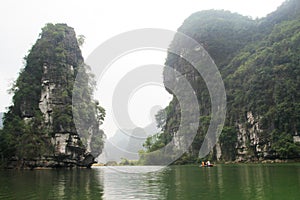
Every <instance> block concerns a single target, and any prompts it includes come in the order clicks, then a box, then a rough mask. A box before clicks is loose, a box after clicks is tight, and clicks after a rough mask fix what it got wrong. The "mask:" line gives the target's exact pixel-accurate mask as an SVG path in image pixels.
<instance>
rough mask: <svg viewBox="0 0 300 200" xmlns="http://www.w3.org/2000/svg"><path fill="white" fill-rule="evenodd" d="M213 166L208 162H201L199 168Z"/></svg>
mask: <svg viewBox="0 0 300 200" xmlns="http://www.w3.org/2000/svg"><path fill="white" fill-rule="evenodd" d="M213 166H214V164H211V163H210V162H209V161H207V162H202V163H201V165H200V167H213Z"/></svg>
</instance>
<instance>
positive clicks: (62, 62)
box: [0, 24, 105, 164]
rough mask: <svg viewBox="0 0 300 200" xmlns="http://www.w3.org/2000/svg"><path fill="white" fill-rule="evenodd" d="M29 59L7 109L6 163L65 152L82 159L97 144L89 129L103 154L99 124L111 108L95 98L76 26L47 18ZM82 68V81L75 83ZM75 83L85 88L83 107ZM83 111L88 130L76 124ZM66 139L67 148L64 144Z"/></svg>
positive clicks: (0, 154) (2, 148)
mask: <svg viewBox="0 0 300 200" xmlns="http://www.w3.org/2000/svg"><path fill="white" fill-rule="evenodd" d="M24 59H25V67H24V68H23V69H22V70H21V71H20V74H19V77H18V79H17V80H16V81H15V83H14V86H13V88H12V89H11V92H12V93H13V105H12V106H10V107H9V109H8V111H7V112H6V113H5V115H4V123H3V125H4V127H3V130H1V132H0V159H1V161H2V163H3V162H9V161H11V160H32V159H34V160H38V159H40V158H42V157H47V156H50V157H53V159H54V160H55V159H58V157H59V156H62V155H64V156H65V158H70V159H74V160H75V161H76V162H77V164H78V163H80V162H81V161H82V160H83V159H84V156H85V155H86V154H87V153H88V152H87V151H86V148H87V146H91V144H88V140H86V138H82V137H85V136H86V135H85V134H88V137H94V140H93V144H92V147H93V149H92V150H94V151H93V152H92V154H93V156H97V155H99V154H100V153H101V150H102V147H103V136H104V133H103V131H102V130H100V129H99V126H100V124H101V123H102V121H103V119H104V116H105V111H104V109H103V108H102V107H101V106H100V105H99V103H98V102H95V101H93V99H92V95H93V89H94V88H93V84H90V83H92V82H93V76H92V74H91V73H90V72H89V68H88V67H87V66H86V65H85V64H84V61H83V57H82V55H81V51H80V49H79V44H78V41H77V39H76V35H75V31H74V29H73V28H71V27H69V26H67V25H66V24H55V25H54V24H47V25H46V26H45V27H44V28H43V29H42V32H41V34H40V36H39V39H38V40H37V42H36V43H35V44H34V45H33V46H32V48H31V50H30V51H29V54H28V55H27V56H26V57H25V58H24ZM79 73H80V74H81V83H82V84H80V85H78V84H77V87H76V88H73V86H74V83H75V80H76V76H77V75H78V74H79ZM75 89H76V94H77V95H78V94H81V95H82V94H84V98H83V97H82V96H77V102H78V101H80V100H81V101H80V103H81V106H82V109H77V110H73V109H72V96H73V94H74V91H73V90H75ZM79 112H80V115H82V116H81V117H80V119H83V120H85V122H86V127H87V128H88V130H89V132H88V133H81V132H78V130H77V129H76V127H75V123H74V115H78V114H79ZM62 138H66V139H62ZM62 142H63V143H65V151H62V150H61V151H59V150H58V149H59V148H60V147H61V145H62V144H61V143H62ZM89 142H90V141H89ZM63 150H64V149H63ZM90 150H91V148H90Z"/></svg>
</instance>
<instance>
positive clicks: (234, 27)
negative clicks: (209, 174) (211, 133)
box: [157, 0, 300, 161]
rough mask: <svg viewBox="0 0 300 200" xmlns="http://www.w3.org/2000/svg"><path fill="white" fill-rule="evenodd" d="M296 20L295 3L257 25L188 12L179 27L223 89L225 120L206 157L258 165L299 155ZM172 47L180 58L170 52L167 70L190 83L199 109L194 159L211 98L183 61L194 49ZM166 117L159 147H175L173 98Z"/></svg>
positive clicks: (298, 8)
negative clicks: (216, 74) (217, 75)
mask: <svg viewBox="0 0 300 200" xmlns="http://www.w3.org/2000/svg"><path fill="white" fill-rule="evenodd" d="M299 19H300V3H299V1H297V0H290V1H287V2H285V3H284V4H283V5H282V6H281V7H279V8H278V10H277V11H275V12H274V13H271V14H270V15H268V16H267V17H266V18H263V19H260V20H257V21H255V20H252V19H249V18H247V17H244V16H241V15H238V14H233V13H230V12H226V11H214V10H211V11H202V12H198V13H194V14H193V15H191V16H190V17H189V18H188V19H186V20H185V21H184V23H183V25H182V26H181V27H180V28H179V29H178V31H179V32H182V33H184V34H186V35H188V36H190V37H191V38H193V39H194V40H196V41H197V42H198V43H199V44H201V45H202V46H203V48H204V49H205V50H206V51H207V52H208V53H209V55H210V56H211V57H212V59H213V60H214V62H215V64H216V65H217V67H218V69H219V71H220V73H221V75H222V79H223V81H224V84H225V89H226V95H227V116H226V122H225V126H224V128H223V132H222V134H221V136H220V138H219V143H218V144H217V145H216V146H215V149H214V151H213V152H211V153H210V154H209V155H208V157H209V159H215V160H223V161H249V160H251V161H257V160H263V159H277V158H279V159H290V158H299V157H300V143H299V135H298V132H299V129H300V120H299V119H300V118H299V114H297V113H299V112H300V104H299V102H300V96H299V95H298V92H296V90H295V88H300V81H299V73H300V69H299V62H298V61H299V60H298V58H296V57H298V55H299V53H300V52H299V48H298V47H299V44H300V43H299V41H300V40H299V38H300V37H299V34H298V33H299V31H300V29H299ZM172 45H173V46H176V47H177V48H178V49H179V50H178V52H180V53H178V54H177V55H175V54H174V53H169V54H168V57H167V60H166V65H167V66H169V67H172V68H173V69H175V70H176V71H177V72H179V73H180V74H181V75H182V76H183V77H185V78H186V79H187V80H188V81H189V82H190V84H191V86H192V87H193V89H194V91H195V94H196V95H197V98H198V102H199V106H200V115H201V116H200V119H199V123H200V126H199V129H198V131H197V136H196V137H195V139H194V143H193V144H192V146H191V148H190V151H189V153H188V154H189V156H191V157H192V158H194V159H196V158H197V157H198V153H199V149H200V147H201V144H202V142H203V140H204V137H205V134H206V132H207V127H208V125H209V122H210V115H211V102H210V94H209V92H208V89H207V85H206V84H205V82H204V81H203V78H202V77H201V76H200V74H199V73H197V72H196V71H195V70H193V67H192V66H191V63H188V62H186V61H185V60H184V59H182V57H181V55H182V54H184V53H191V52H193V51H198V50H199V48H197V49H196V48H195V49H188V50H187V49H184V48H182V47H184V45H185V44H183V43H181V41H177V40H176V37H175V38H174V40H173V42H172V44H171V46H172ZM180 48H181V49H180ZM188 51H190V52H188ZM197 67H198V66H197ZM177 80H178V79H177V78H176V77H173V76H172V74H168V73H164V83H165V85H167V86H170V85H172V84H173V85H176V84H178V81H177ZM167 90H168V89H167ZM168 91H169V90H168ZM169 92H170V93H171V94H172V91H169ZM165 111H166V113H167V120H166V126H165V127H164V130H165V131H164V133H163V136H162V137H161V138H163V139H161V141H158V142H157V143H159V142H163V143H164V144H167V143H168V142H170V141H171V139H172V138H174V140H173V141H176V134H177V132H178V127H179V126H180V113H181V110H180V107H179V103H178V101H177V100H176V97H175V95H174V98H173V100H172V101H171V103H170V104H169V106H168V107H167V108H166V109H165Z"/></svg>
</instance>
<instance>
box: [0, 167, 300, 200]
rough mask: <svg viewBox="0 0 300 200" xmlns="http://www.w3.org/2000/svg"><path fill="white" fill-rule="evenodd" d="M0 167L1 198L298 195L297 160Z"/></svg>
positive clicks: (233, 197) (255, 197)
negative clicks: (153, 167)
mask: <svg viewBox="0 0 300 200" xmlns="http://www.w3.org/2000/svg"><path fill="white" fill-rule="evenodd" d="M132 169H134V170H133V171H135V172H137V171H140V172H141V171H147V167H134V168H132V167H115V168H107V167H99V168H93V169H90V170H88V169H73V170H34V171H26V170H24V171H12V170H8V171H0V199H1V200H2V199H107V200H110V199H113V200H114V199H135V200H138V199H147V200H151V199H170V200H171V199H172V200H173V199H230V200H232V199H299V197H300V164H272V165H259V164H256V165H254V164H250V165H218V166H216V167H213V168H199V167H198V166H171V167H166V168H164V169H163V170H160V171H158V172H152V173H134V174H133V173H124V172H120V171H127V170H132Z"/></svg>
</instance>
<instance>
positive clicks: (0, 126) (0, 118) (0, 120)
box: [0, 112, 3, 128]
mask: <svg viewBox="0 0 300 200" xmlns="http://www.w3.org/2000/svg"><path fill="white" fill-rule="evenodd" d="M2 127H3V113H2V112H1V113H0V128H2Z"/></svg>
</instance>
